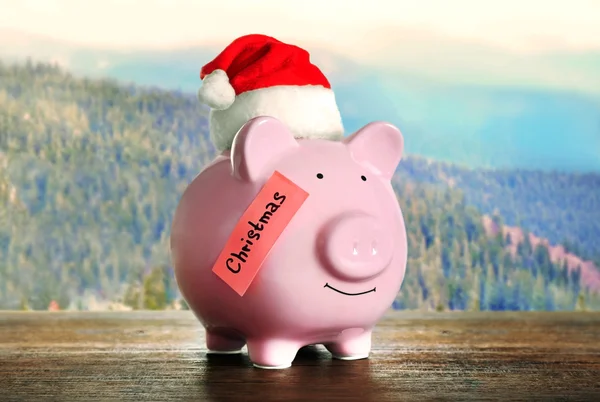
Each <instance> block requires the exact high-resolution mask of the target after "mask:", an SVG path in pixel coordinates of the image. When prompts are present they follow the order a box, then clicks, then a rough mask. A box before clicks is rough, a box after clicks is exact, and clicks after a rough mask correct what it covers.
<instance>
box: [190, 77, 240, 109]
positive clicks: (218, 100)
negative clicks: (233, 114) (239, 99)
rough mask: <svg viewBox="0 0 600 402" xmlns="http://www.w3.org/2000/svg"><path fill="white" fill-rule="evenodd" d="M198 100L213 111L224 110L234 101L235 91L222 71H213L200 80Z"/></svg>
mask: <svg viewBox="0 0 600 402" xmlns="http://www.w3.org/2000/svg"><path fill="white" fill-rule="evenodd" d="M198 100H199V101H200V102H202V103H204V104H205V105H208V106H210V107H211V108H213V109H217V110H225V109H227V108H228V107H229V106H231V105H232V104H233V101H234V100H235V90H234V89H233V87H232V86H231V84H229V77H227V73H226V72H225V71H223V70H215V71H213V72H212V73H210V74H208V75H207V76H206V77H204V79H203V80H202V86H201V87H200V89H199V90H198Z"/></svg>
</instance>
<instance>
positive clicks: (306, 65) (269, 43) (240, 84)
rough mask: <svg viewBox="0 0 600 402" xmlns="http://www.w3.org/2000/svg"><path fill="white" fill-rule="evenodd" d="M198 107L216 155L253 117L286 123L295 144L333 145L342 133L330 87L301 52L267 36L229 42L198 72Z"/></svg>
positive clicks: (229, 144)
mask: <svg viewBox="0 0 600 402" xmlns="http://www.w3.org/2000/svg"><path fill="white" fill-rule="evenodd" d="M200 78H201V79H202V80H203V81H202V87H201V88H200V90H199V91H198V99H199V100H200V102H202V103H204V104H206V105H208V106H210V107H211V108H212V110H211V111H210V132H211V137H212V140H213V142H214V144H215V146H216V147H217V148H218V149H219V150H226V149H230V148H231V144H232V142H233V138H234V137H235V135H236V134H237V132H238V130H239V129H240V128H241V127H242V126H243V125H244V124H245V123H246V122H247V121H248V120H250V119H252V118H254V117H257V116H271V117H275V118H277V119H279V120H280V121H282V122H283V123H285V124H286V125H287V126H288V128H289V129H290V131H291V132H292V133H293V134H294V136H295V137H296V138H321V139H330V140H337V139H340V138H342V135H343V132H344V129H343V126H342V118H341V116H340V112H339V110H338V108H337V104H336V101H335V96H334V93H333V91H332V90H331V85H330V84H329V81H328V80H327V78H326V77H325V76H324V75H323V73H322V72H321V71H320V70H319V68H317V67H316V66H315V65H313V64H312V63H311V62H310V55H309V54H308V52H307V51H306V50H304V49H301V48H299V47H297V46H293V45H288V44H286V43H283V42H280V41H278V40H277V39H274V38H271V37H269V36H265V35H247V36H242V37H240V38H238V39H236V40H235V41H233V42H232V43H231V44H230V45H229V46H227V47H226V48H225V50H223V52H221V54H219V55H218V56H217V57H216V58H215V59H214V60H213V61H211V62H210V63H208V64H207V65H205V66H204V67H202V70H201V71H200Z"/></svg>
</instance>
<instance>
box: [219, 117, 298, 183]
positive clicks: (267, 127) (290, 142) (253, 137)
mask: <svg viewBox="0 0 600 402" xmlns="http://www.w3.org/2000/svg"><path fill="white" fill-rule="evenodd" d="M297 146H298V142H296V139H295V138H294V136H293V135H292V133H291V132H290V130H289V129H288V128H287V127H286V126H285V125H284V124H283V123H282V122H280V121H279V120H277V119H275V118H273V117H266V116H261V117H256V118H254V119H252V120H250V121H248V122H247V123H246V124H244V126H242V128H241V129H240V131H238V133H237V134H236V135H235V138H234V139H233V144H232V146H231V164H232V169H233V175H234V176H235V177H237V178H238V179H240V180H244V181H253V180H256V179H258V178H259V177H260V176H261V175H263V174H264V171H265V169H266V168H267V167H268V166H269V165H270V164H271V162H272V161H273V160H274V159H277V158H278V157H280V156H281V155H282V154H283V153H285V152H287V151H289V150H291V149H293V148H295V147H297Z"/></svg>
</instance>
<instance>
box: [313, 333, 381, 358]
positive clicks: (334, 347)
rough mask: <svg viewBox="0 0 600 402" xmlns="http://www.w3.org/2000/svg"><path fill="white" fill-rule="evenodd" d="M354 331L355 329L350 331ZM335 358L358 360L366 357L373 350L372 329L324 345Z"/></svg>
mask: <svg viewBox="0 0 600 402" xmlns="http://www.w3.org/2000/svg"><path fill="white" fill-rule="evenodd" d="M349 332H353V331H349ZM324 346H325V347H326V348H327V350H328V351H329V352H330V353H331V354H332V355H333V357H334V358H335V359H340V360H358V359H366V358H368V357H369V353H370V352H371V331H364V332H361V333H360V334H356V335H349V336H344V335H343V334H342V336H341V339H339V340H337V341H335V342H332V343H327V344H325V345H324Z"/></svg>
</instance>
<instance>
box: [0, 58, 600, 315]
mask: <svg viewBox="0 0 600 402" xmlns="http://www.w3.org/2000/svg"><path fill="white" fill-rule="evenodd" d="M207 131H208V130H207V119H206V111H205V110H203V109H201V108H199V107H198V106H197V102H196V99H195V97H194V96H193V95H192V96H190V95H185V94H178V93H172V92H162V91H157V90H144V89H140V88H136V87H124V86H120V85H118V84H117V83H114V82H111V81H99V80H87V79H79V78H74V77H72V76H71V75H70V74H69V73H67V72H64V71H61V70H59V69H58V68H56V67H53V66H48V65H41V64H40V65H33V64H28V65H21V66H7V65H1V64H0V149H1V153H0V162H2V163H0V168H1V169H2V170H0V225H1V226H0V308H34V309H46V308H47V307H48V305H49V303H50V301H52V300H56V301H57V302H58V304H59V305H60V307H61V308H67V307H69V306H70V307H74V308H89V305H88V300H89V298H88V296H90V295H95V296H96V297H97V298H101V299H107V300H123V301H124V303H126V304H129V305H131V306H132V307H134V308H164V307H166V306H167V305H168V304H169V303H171V302H173V301H174V300H175V299H176V298H177V297H178V294H177V289H176V285H175V282H174V281H173V275H172V270H171V268H170V266H169V264H170V261H169V253H168V237H169V230H170V223H171V217H172V214H173V212H174V210H175V207H176V205H177V202H178V200H179V196H180V194H181V193H182V191H183V190H184V188H185V186H186V185H187V184H188V183H189V182H190V181H191V180H192V178H193V177H194V176H195V175H196V174H197V173H198V172H199V170H200V169H201V168H202V166H203V165H204V164H205V163H207V162H208V161H209V160H210V159H211V158H212V157H213V156H214V149H213V147H212V145H211V143H210V141H209V140H208V136H207ZM403 166H404V167H403V169H404V171H403V172H400V173H399V174H398V176H397V177H396V178H395V180H394V185H395V188H396V191H397V193H398V199H399V202H400V204H401V206H402V208H403V211H404V215H405V219H406V222H407V229H408V231H409V245H410V249H409V257H410V259H409V266H408V268H407V276H406V281H405V283H404V285H403V288H402V291H401V292H400V293H399V295H398V299H397V301H396V303H395V306H396V307H397V308H410V309H415V308H427V309H491V310H506V309H510V310H533V309H536V310H554V309H564V310H573V309H575V308H588V309H600V298H599V297H598V295H596V294H594V293H593V292H591V291H590V290H589V289H587V288H585V287H584V286H581V282H580V278H579V274H578V272H577V271H576V270H574V271H573V272H572V273H569V272H568V271H567V270H566V269H564V267H563V266H562V265H561V264H553V263H552V262H551V261H550V258H549V255H548V250H547V248H545V247H536V248H534V247H532V246H531V244H529V243H528V242H524V243H523V244H521V245H519V247H518V252H517V255H516V257H514V258H513V257H512V256H511V254H510V253H509V252H508V251H507V250H506V247H505V246H506V242H507V239H505V238H503V236H495V237H489V236H487V235H486V233H485V231H484V229H483V226H482V216H481V214H480V213H479V212H478V211H477V210H476V209H475V208H474V207H471V206H469V204H468V202H467V200H466V199H465V197H464V196H463V195H462V193H461V192H459V191H457V190H456V189H452V188H439V187H437V186H435V185H434V184H432V183H435V180H437V177H438V176H437V175H438V173H439V171H438V168H437V167H435V165H433V167H432V169H433V170H432V173H431V174H430V175H431V177H434V178H436V179H435V180H429V181H430V182H431V183H427V182H424V183H422V182H419V181H416V180H414V177H415V176H416V175H415V174H411V173H410V172H409V171H407V169H412V168H411V166H413V165H411V162H410V160H409V161H408V162H403ZM426 174H427V173H426V171H425V170H421V171H419V175H421V176H423V175H426ZM494 219H495V220H496V222H497V223H498V224H499V225H501V223H502V222H501V218H500V217H499V216H496V217H495V218H494Z"/></svg>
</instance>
